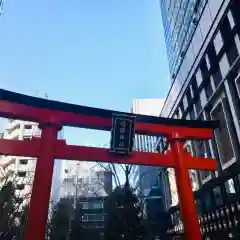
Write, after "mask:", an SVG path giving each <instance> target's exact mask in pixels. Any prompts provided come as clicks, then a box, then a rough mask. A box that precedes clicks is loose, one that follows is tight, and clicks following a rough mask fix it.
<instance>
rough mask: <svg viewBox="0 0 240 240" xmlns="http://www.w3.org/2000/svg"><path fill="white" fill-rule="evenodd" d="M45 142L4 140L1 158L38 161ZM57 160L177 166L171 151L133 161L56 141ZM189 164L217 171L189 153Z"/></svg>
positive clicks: (213, 164) (139, 155)
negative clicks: (5, 156) (41, 147)
mask: <svg viewBox="0 0 240 240" xmlns="http://www.w3.org/2000/svg"><path fill="white" fill-rule="evenodd" d="M40 144H41V139H36V138H34V139H33V140H28V141H19V140H8V139H0V154H3V155H14V156H28V157H38V152H40ZM54 145H55V149H56V150H55V151H54V152H53V154H54V158H55V159H68V160H79V161H81V160H82V161H100V162H115V163H128V164H137V165H149V166H162V167H174V166H175V162H174V160H173V159H174V158H173V156H172V153H171V151H167V154H160V153H150V152H133V153H132V154H131V155H130V156H129V157H122V156H117V155H114V154H111V153H109V150H108V149H106V148H95V147H83V146H71V145H66V143H65V141H64V140H55V143H54ZM186 164H187V167H188V168H189V169H201V170H212V171H214V170H216V161H215V160H214V159H210V158H200V157H192V156H191V155H190V154H188V153H186Z"/></svg>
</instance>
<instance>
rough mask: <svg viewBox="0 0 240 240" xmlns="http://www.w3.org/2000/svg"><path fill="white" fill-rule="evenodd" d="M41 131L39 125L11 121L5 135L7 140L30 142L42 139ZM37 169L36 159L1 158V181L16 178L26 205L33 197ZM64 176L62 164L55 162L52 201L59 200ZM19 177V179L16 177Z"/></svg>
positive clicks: (17, 186) (60, 135) (15, 180)
mask: <svg viewBox="0 0 240 240" xmlns="http://www.w3.org/2000/svg"><path fill="white" fill-rule="evenodd" d="M40 136H41V130H40V129H39V128H38V123H35V122H26V121H21V120H9V121H8V122H7V124H6V128H5V130H4V133H3V138H5V139H15V140H22V141H28V140H30V139H31V138H32V137H40ZM61 137H62V132H60V133H59V138H61ZM35 168H36V159H35V158H29V157H17V156H1V161H0V169H1V171H0V180H1V179H2V183H3V182H4V180H5V179H6V175H9V176H11V175H12V177H9V179H8V180H11V179H12V178H14V182H15V183H16V188H17V190H16V194H17V195H19V197H22V198H24V199H25V201H24V204H25V203H28V201H29V200H30V196H31V189H32V183H33V180H34V172H35ZM61 175H62V162H61V161H60V160H55V163H54V172H53V179H52V191H51V201H57V200H58V195H57V193H58V188H59V183H60V179H61ZM16 176H17V177H16Z"/></svg>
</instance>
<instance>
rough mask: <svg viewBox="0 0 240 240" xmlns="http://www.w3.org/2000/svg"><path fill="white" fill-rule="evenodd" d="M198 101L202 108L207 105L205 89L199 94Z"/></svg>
mask: <svg viewBox="0 0 240 240" xmlns="http://www.w3.org/2000/svg"><path fill="white" fill-rule="evenodd" d="M200 99H201V105H202V106H203V107H204V106H205V105H206V103H207V97H206V93H205V89H204V88H203V89H202V91H201V92H200Z"/></svg>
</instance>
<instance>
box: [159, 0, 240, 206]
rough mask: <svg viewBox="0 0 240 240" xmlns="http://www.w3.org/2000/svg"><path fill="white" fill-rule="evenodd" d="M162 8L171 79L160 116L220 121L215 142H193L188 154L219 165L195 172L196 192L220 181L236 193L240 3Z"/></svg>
mask: <svg viewBox="0 0 240 240" xmlns="http://www.w3.org/2000/svg"><path fill="white" fill-rule="evenodd" d="M160 4H161V12H162V19H163V26H164V31H165V40H166V47H167V54H168V59H169V66H170V72H171V76H172V80H171V81H172V85H171V88H170V91H169V93H168V96H167V98H166V102H165V104H164V106H163V108H162V112H161V116H163V117H169V118H176V119H186V120H189V119H191V120H195V119H198V120H220V128H219V129H218V130H216V131H215V134H214V136H215V137H214V139H213V140H211V141H188V142H186V150H187V151H189V152H191V154H192V155H196V156H202V157H204V156H208V157H214V158H216V159H217V163H218V169H217V171H216V172H209V171H201V172H200V171H199V172H195V175H194V178H197V181H196V179H194V181H195V182H196V186H194V187H195V190H197V189H199V188H201V189H202V188H203V187H204V186H209V188H210V184H211V183H213V181H215V180H214V179H216V178H217V177H221V178H222V179H225V180H224V181H225V183H224V186H225V190H224V191H226V192H227V193H234V192H236V189H237V186H238V184H239V172H240V171H239V167H238V162H239V160H240V158H239V156H240V155H239V154H240V153H239V149H240V148H239V145H240V122H239V119H240V58H239V55H240V17H239V16H240V15H239V9H240V1H239V0H192V1H187V0H183V1H181V4H180V1H175V0H160ZM233 169H234V171H233ZM237 169H238V170H237ZM212 185H214V184H212ZM216 189H217V188H216ZM219 191H220V190H219V189H217V190H216V191H215V190H214V194H215V195H216V196H217V194H218V193H217V192H219ZM205 195H206V197H207V194H205ZM204 201H205V200H204ZM206 201H207V200H206ZM169 202H171V201H169Z"/></svg>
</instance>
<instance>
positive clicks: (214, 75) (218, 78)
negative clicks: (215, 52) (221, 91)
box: [212, 66, 222, 88]
mask: <svg viewBox="0 0 240 240" xmlns="http://www.w3.org/2000/svg"><path fill="white" fill-rule="evenodd" d="M212 78H213V81H214V85H215V88H217V87H218V86H219V84H220V82H221V81H222V74H221V71H220V68H219V66H217V67H216V69H215V70H214V71H213V73H212Z"/></svg>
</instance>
